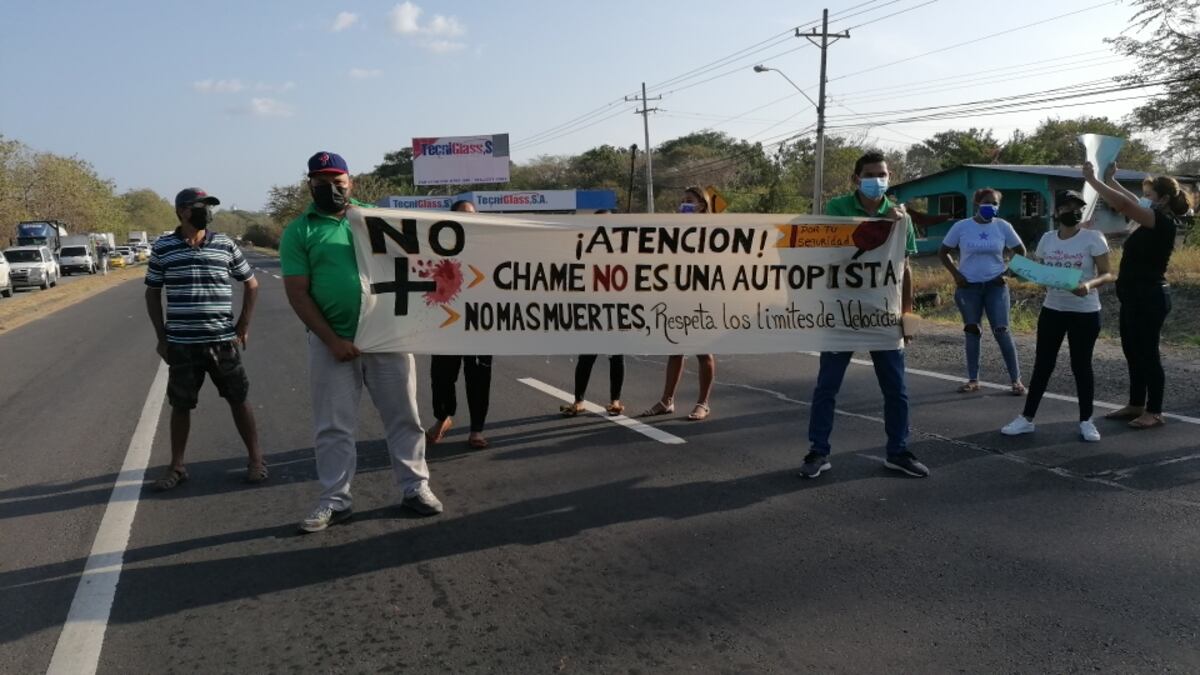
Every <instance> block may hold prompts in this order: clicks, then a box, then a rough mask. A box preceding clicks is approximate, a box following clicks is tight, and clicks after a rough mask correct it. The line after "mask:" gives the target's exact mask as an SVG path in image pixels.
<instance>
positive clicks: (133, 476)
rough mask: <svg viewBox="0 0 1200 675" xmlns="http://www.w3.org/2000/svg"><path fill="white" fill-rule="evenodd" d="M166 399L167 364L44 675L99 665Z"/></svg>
mask: <svg viewBox="0 0 1200 675" xmlns="http://www.w3.org/2000/svg"><path fill="white" fill-rule="evenodd" d="M166 393H167V364H166V363H165V362H163V361H159V364H158V372H157V373H156V374H155V375H154V382H153V383H152V384H151V385H150V391H149V393H147V394H146V403H145V404H144V405H143V406H142V416H141V417H140V418H139V419H138V423H137V427H136V428H135V429H134V431H133V438H131V439H130V440H129V449H128V450H127V451H126V453H125V462H124V464H122V465H121V473H120V474H119V475H118V476H117V480H116V483H115V484H114V485H113V490H112V495H111V496H110V497H109V498H108V506H107V507H105V509H104V517H103V518H102V519H101V520H100V529H99V530H97V531H96V539H95V540H94V541H93V542H92V551H91V553H90V554H89V555H88V559H87V564H86V565H84V568H83V574H82V575H81V576H80V578H79V586H78V587H77V588H76V589H75V598H74V599H73V600H72V601H71V609H70V611H69V612H68V613H67V622H66V624H65V625H63V630H62V633H61V634H60V635H59V636H58V644H57V645H56V646H55V647H54V655H53V656H52V657H51V658H50V667H49V668H47V669H46V672H47V673H49V674H52V675H59V674H61V675H80V674H84V675H91V674H92V673H95V672H96V668H97V666H98V665H99V663H100V649H101V647H103V646H104V632H105V630H106V629H107V628H108V617H109V613H110V612H111V611H112V605H113V599H114V598H115V596H116V592H117V580H118V579H120V577H121V566H122V565H123V564H124V558H125V547H126V546H128V545H129V533H130V530H131V529H132V528H133V517H134V515H135V514H136V513H137V507H138V498H139V497H140V496H141V493H142V481H143V479H144V477H145V474H146V466H147V465H148V464H149V463H150V447H151V446H152V445H153V444H154V432H155V431H156V430H157V428H158V417H159V414H160V413H161V412H162V407H163V398H164V397H165V395H166Z"/></svg>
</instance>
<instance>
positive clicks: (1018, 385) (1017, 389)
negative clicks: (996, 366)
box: [1008, 382, 1029, 396]
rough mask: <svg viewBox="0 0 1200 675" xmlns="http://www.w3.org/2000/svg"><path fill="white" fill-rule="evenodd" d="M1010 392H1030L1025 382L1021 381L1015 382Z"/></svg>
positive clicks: (1015, 393) (1021, 394)
mask: <svg viewBox="0 0 1200 675" xmlns="http://www.w3.org/2000/svg"><path fill="white" fill-rule="evenodd" d="M1008 393H1010V394H1012V395H1013V396H1024V395H1025V394H1027V393H1029V390H1028V389H1026V388H1025V385H1024V384H1022V383H1020V382H1013V384H1012V389H1010V390H1009V391H1008Z"/></svg>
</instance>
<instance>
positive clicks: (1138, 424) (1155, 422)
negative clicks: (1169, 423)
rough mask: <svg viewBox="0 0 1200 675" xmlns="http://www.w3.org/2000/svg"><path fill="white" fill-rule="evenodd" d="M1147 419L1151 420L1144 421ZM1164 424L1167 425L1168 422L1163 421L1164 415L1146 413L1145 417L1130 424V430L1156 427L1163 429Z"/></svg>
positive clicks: (1140, 417)
mask: <svg viewBox="0 0 1200 675" xmlns="http://www.w3.org/2000/svg"><path fill="white" fill-rule="evenodd" d="M1145 417H1149V418H1150V420H1149V421H1143V419H1144V418H1145ZM1164 424H1166V422H1165V421H1163V418H1162V415H1156V414H1154V413H1146V414H1145V415H1141V416H1139V417H1138V418H1137V419H1135V420H1133V421H1132V422H1130V423H1129V428H1130V429H1153V428H1154V427H1161V426H1162V425H1164Z"/></svg>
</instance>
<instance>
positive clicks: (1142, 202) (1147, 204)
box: [1138, 197, 1154, 209]
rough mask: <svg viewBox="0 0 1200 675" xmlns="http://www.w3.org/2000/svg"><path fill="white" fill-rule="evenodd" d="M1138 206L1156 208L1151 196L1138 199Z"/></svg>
mask: <svg viewBox="0 0 1200 675" xmlns="http://www.w3.org/2000/svg"><path fill="white" fill-rule="evenodd" d="M1138 206H1140V207H1142V208H1143V209H1152V208H1154V202H1152V201H1150V198H1149V197H1142V198H1141V199H1139V200H1138Z"/></svg>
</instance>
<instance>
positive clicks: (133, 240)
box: [126, 230, 150, 246]
mask: <svg viewBox="0 0 1200 675" xmlns="http://www.w3.org/2000/svg"><path fill="white" fill-rule="evenodd" d="M126 243H127V244H145V245H147V246H149V245H150V237H148V236H146V231H145V230H138V231H135V232H130V233H129V240H128V241H127V242H126Z"/></svg>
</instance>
